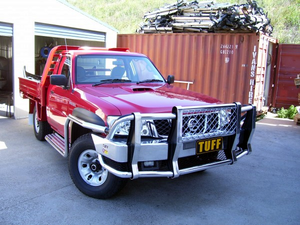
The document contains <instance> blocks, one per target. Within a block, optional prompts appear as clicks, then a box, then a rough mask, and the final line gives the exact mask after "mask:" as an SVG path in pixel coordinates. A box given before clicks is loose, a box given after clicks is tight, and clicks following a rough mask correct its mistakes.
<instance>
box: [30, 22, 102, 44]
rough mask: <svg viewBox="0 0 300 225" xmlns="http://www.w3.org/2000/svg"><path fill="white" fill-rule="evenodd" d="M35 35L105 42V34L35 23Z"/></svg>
mask: <svg viewBox="0 0 300 225" xmlns="http://www.w3.org/2000/svg"><path fill="white" fill-rule="evenodd" d="M35 35H37V36H45V37H56V38H67V39H76V40H88V41H99V42H105V33H103V32H97V31H89V30H81V29H75V28H70V27H62V26H54V25H49V24H42V23H35Z"/></svg>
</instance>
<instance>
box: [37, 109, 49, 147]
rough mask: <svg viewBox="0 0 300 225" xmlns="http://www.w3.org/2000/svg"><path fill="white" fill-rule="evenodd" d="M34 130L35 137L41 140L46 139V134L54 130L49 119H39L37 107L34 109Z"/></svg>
mask: <svg viewBox="0 0 300 225" xmlns="http://www.w3.org/2000/svg"><path fill="white" fill-rule="evenodd" d="M33 131H34V135H35V137H36V138H37V139H38V140H40V141H44V140H45V136H46V135H47V134H50V133H51V132H52V129H51V127H50V125H49V123H48V122H47V121H39V120H38V118H37V112H36V108H34V110H33Z"/></svg>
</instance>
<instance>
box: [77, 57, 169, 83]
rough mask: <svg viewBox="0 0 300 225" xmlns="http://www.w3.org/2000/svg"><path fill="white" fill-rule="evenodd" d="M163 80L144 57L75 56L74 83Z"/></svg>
mask: <svg viewBox="0 0 300 225" xmlns="http://www.w3.org/2000/svg"><path fill="white" fill-rule="evenodd" d="M125 82H126V83H128V82H134V83H143V82H165V80H164V78H163V77H162V76H161V74H160V73H159V72H158V70H157V69H156V68H155V67H154V65H153V64H152V62H151V61H150V60H149V59H148V58H146V57H135V56H119V55H118V56H114V55H81V56H77V58H76V83H77V84H93V85H95V86H96V85H101V84H104V83H105V84H107V83H125Z"/></svg>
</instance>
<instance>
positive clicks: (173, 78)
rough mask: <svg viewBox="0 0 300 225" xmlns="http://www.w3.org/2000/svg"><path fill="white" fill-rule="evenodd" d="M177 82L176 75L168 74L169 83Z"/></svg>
mask: <svg viewBox="0 0 300 225" xmlns="http://www.w3.org/2000/svg"><path fill="white" fill-rule="evenodd" d="M174 82H175V77H174V76H173V75H168V78H167V83H168V84H173V83H174Z"/></svg>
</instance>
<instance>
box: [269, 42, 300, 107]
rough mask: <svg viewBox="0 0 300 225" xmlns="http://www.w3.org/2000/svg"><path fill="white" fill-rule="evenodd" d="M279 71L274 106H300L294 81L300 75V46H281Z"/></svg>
mask: <svg viewBox="0 0 300 225" xmlns="http://www.w3.org/2000/svg"><path fill="white" fill-rule="evenodd" d="M277 55H278V57H277V69H276V75H275V82H274V91H273V99H272V103H273V106H274V107H276V108H281V107H284V108H288V107H289V106H291V105H295V106H296V105H299V103H298V93H300V89H299V88H297V87H296V86H295V83H294V79H295V78H296V77H297V74H300V45H292V44H279V47H278V54H277Z"/></svg>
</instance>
